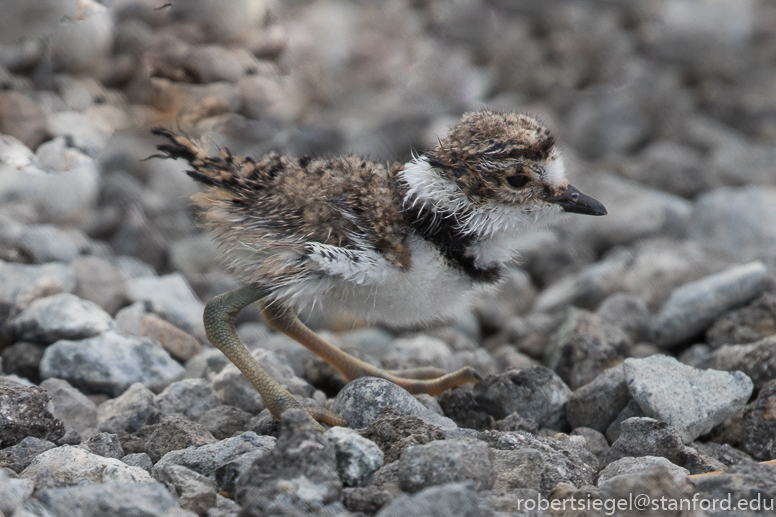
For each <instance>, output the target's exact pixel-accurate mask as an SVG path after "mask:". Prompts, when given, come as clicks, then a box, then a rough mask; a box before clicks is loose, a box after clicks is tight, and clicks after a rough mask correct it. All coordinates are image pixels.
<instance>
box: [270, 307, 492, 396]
mask: <svg viewBox="0 0 776 517" xmlns="http://www.w3.org/2000/svg"><path fill="white" fill-rule="evenodd" d="M263 308H264V317H265V318H267V321H268V322H269V324H270V325H271V326H273V327H274V328H275V329H276V330H279V331H280V332H283V333H284V334H286V335H287V336H289V337H290V338H292V339H294V340H295V341H297V342H299V343H301V344H302V345H304V346H305V347H307V348H308V349H309V350H310V351H311V352H313V353H314V354H315V355H317V356H318V357H320V358H321V359H323V360H324V361H326V362H327V363H329V364H330V365H331V366H333V367H334V369H335V370H337V371H338V372H339V373H340V374H341V375H342V376H343V377H344V378H345V380H347V381H348V382H350V381H352V380H354V379H357V378H359V377H366V376H371V377H380V378H382V379H386V380H388V381H391V382H393V383H394V384H398V385H399V386H401V387H402V388H404V389H405V390H407V391H409V392H410V393H413V394H416V393H428V394H429V395H436V394H438V393H442V392H443V391H446V390H449V389H450V388H454V387H455V386H460V385H461V384H465V383H467V382H479V381H480V380H481V377H480V375H479V374H478V373H477V372H476V371H474V369H473V368H471V367H466V368H461V369H460V370H458V371H456V372H453V373H448V374H446V375H439V374H441V373H442V372H441V371H440V370H437V369H436V368H415V369H412V370H406V371H404V372H401V371H398V372H396V371H386V370H381V369H380V368H376V367H375V366H372V365H371V364H369V363H365V362H364V361H362V360H360V359H357V358H355V357H353V356H352V355H349V354H347V353H346V352H343V351H342V350H340V349H339V348H337V347H335V346H333V345H331V344H330V343H328V342H326V341H325V340H324V339H323V338H321V337H320V336H319V335H318V334H316V333H315V332H313V331H312V330H310V329H309V328H308V327H307V326H306V325H305V324H304V323H302V322H301V321H299V318H298V317H297V315H296V314H295V313H294V311H292V310H291V309H288V308H285V307H276V306H270V305H264V306H263Z"/></svg>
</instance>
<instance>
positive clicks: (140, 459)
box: [121, 452, 154, 474]
mask: <svg viewBox="0 0 776 517" xmlns="http://www.w3.org/2000/svg"><path fill="white" fill-rule="evenodd" d="M121 461H123V462H124V463H126V464H127V465H129V466H130V467H139V468H141V469H143V470H145V471H146V472H148V473H149V474H150V473H151V469H152V468H154V462H153V460H152V459H151V456H149V455H148V454H146V453H144V452H135V453H132V454H127V455H126V456H124V457H123V458H121Z"/></svg>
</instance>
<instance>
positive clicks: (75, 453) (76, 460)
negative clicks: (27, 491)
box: [20, 445, 154, 485]
mask: <svg viewBox="0 0 776 517" xmlns="http://www.w3.org/2000/svg"><path fill="white" fill-rule="evenodd" d="M44 469H51V471H52V473H53V476H54V479H56V480H57V482H59V483H62V484H68V485H75V484H77V483H81V482H83V481H91V482H93V483H145V482H149V481H153V480H154V479H153V478H152V477H151V475H150V474H149V473H148V472H146V471H145V470H143V469H141V468H139V467H130V466H129V465H127V464H126V463H124V462H123V461H119V460H117V459H114V458H106V457H104V456H98V455H96V454H92V453H90V452H86V451H85V450H83V449H80V448H78V447H71V446H70V445H63V446H62V447H57V448H56V449H50V450H48V451H46V452H44V453H41V454H39V455H38V456H36V457H35V459H34V460H32V463H30V466H29V467H27V468H26V469H24V470H23V471H22V472H21V474H20V477H22V478H26V479H35V477H36V476H37V475H38V474H39V473H40V472H42V471H43V470H44Z"/></svg>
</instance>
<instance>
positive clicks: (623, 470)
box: [596, 456, 690, 487]
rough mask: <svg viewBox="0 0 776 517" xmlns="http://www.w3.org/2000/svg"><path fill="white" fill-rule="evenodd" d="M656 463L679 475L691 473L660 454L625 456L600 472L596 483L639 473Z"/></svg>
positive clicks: (651, 467) (599, 483)
mask: <svg viewBox="0 0 776 517" xmlns="http://www.w3.org/2000/svg"><path fill="white" fill-rule="evenodd" d="M656 465H660V466H662V467H664V468H665V469H666V470H668V471H670V472H674V473H676V474H679V475H684V476H688V475H689V474H690V471H689V470H687V469H685V468H682V467H680V466H678V465H674V464H673V463H671V462H670V461H668V460H667V459H665V458H663V457H660V456H641V457H638V458H631V457H625V458H621V459H619V460H617V461H613V462H612V463H610V464H609V465H607V466H606V468H605V469H603V470H602V471H601V472H599V473H598V480H597V481H596V484H597V485H598V486H599V487H600V486H601V485H602V484H604V483H606V482H607V481H609V480H610V479H611V478H613V477H615V476H620V475H623V474H637V473H639V472H644V471H646V470H651V469H653V468H655V466H656Z"/></svg>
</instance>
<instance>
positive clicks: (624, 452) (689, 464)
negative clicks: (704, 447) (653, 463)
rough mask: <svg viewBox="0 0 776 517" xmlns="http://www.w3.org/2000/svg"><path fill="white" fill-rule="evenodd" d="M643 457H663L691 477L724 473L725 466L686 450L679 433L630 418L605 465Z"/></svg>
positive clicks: (653, 422) (650, 420) (660, 424)
mask: <svg viewBox="0 0 776 517" xmlns="http://www.w3.org/2000/svg"><path fill="white" fill-rule="evenodd" d="M641 456H662V457H663V458H666V459H667V460H668V461H670V462H671V463H673V464H675V465H679V466H680V467H684V468H686V469H687V470H689V471H690V474H702V473H703V472H712V471H714V470H724V469H725V466H724V465H723V464H722V463H720V462H718V461H716V460H714V459H712V458H707V457H705V456H702V455H701V454H699V453H698V451H696V450H695V449H693V448H691V447H687V446H685V445H684V444H683V442H682V437H681V435H680V434H679V432H678V431H677V430H676V429H674V428H672V427H670V426H669V425H668V424H666V423H665V422H659V421H657V420H655V419H653V418H647V417H633V418H629V419H628V420H625V421H624V422H623V423H622V426H621V431H620V437H619V438H618V439H617V441H616V442H614V443H613V444H612V447H611V448H610V449H609V452H608V453H607V454H606V461H605V464H606V465H609V464H610V463H613V462H615V461H617V460H619V459H622V458H626V457H641Z"/></svg>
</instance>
